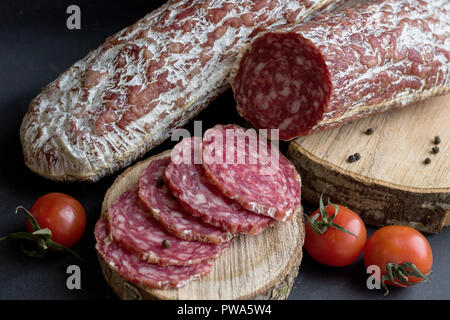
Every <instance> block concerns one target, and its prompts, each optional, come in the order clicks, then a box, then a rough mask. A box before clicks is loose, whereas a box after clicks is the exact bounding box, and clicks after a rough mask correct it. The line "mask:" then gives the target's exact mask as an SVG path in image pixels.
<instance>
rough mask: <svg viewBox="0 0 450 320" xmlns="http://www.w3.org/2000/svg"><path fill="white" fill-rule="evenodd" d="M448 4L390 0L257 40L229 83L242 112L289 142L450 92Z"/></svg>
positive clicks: (442, 0)
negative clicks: (276, 130) (277, 131)
mask: <svg viewBox="0 0 450 320" xmlns="http://www.w3.org/2000/svg"><path fill="white" fill-rule="evenodd" d="M449 17H450V2H449V1H448V0H436V1H431V0H385V1H377V2H376V3H374V4H362V5H358V6H355V7H351V8H348V9H345V10H342V11H339V12H333V13H331V14H329V15H322V16H319V17H317V18H315V19H313V20H311V21H310V22H308V23H307V24H294V25H291V26H281V27H277V28H275V29H272V30H270V32H268V33H265V34H263V35H262V36H260V37H259V38H257V39H256V40H255V41H254V42H253V43H252V45H251V46H250V47H249V49H248V51H247V52H246V53H244V54H243V55H242V58H241V60H240V63H239V67H238V68H237V69H236V70H235V71H234V76H233V79H232V80H231V83H232V87H233V91H234V96H235V98H236V101H237V105H238V106H237V108H238V111H239V113H240V114H241V115H242V116H243V117H244V118H246V119H247V120H249V121H250V122H251V123H252V124H253V125H254V126H255V127H257V128H275V129H279V137H280V138H281V139H284V140H290V139H292V138H295V137H298V136H302V135H307V134H310V133H314V132H316V131H320V130H323V129H328V128H334V127H338V126H341V125H343V124H345V123H347V122H349V121H352V120H355V119H358V118H362V117H367V116H370V115H373V114H375V113H377V112H382V111H386V110H388V109H390V108H393V107H402V106H405V105H407V104H410V103H413V102H418V101H421V100H424V99H427V98H429V97H431V96H433V95H437V94H443V93H445V92H449V91H450V71H449V70H450V41H449V39H450V19H449Z"/></svg>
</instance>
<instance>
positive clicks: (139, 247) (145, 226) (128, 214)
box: [107, 186, 231, 265]
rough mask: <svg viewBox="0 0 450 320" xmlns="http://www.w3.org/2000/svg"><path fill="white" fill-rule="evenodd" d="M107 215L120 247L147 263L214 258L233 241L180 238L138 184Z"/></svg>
mask: <svg viewBox="0 0 450 320" xmlns="http://www.w3.org/2000/svg"><path fill="white" fill-rule="evenodd" d="M107 217H108V221H109V223H110V227H111V235H112V238H113V239H114V241H116V242H117V244H118V245H119V246H121V247H123V248H125V249H126V250H128V251H130V252H131V253H134V254H135V255H137V256H138V257H139V258H141V259H143V260H146V261H147V262H150V263H157V264H159V265H191V264H196V263H200V262H202V261H205V260H211V259H214V258H217V257H218V256H219V255H220V254H221V253H222V251H223V250H224V249H225V248H228V247H229V246H230V244H231V242H224V243H222V244H220V245H214V244H210V243H203V242H196V241H186V240H181V239H178V238H176V237H175V236H174V235H172V234H171V233H169V232H167V231H166V230H165V229H164V228H163V227H162V226H161V225H160V224H159V223H158V221H156V220H155V219H154V218H153V216H152V214H151V213H150V212H149V210H148V209H147V208H146V207H145V206H144V204H142V203H141V201H140V200H139V196H138V191H137V186H133V187H131V188H130V189H129V190H127V191H125V192H124V193H123V194H122V195H121V196H120V197H119V199H118V200H117V201H116V202H115V203H114V204H113V205H112V206H111V207H110V208H109V209H108V212H107ZM163 242H164V243H166V244H167V245H168V247H166V246H164V243H163ZM169 244H170V245H169Z"/></svg>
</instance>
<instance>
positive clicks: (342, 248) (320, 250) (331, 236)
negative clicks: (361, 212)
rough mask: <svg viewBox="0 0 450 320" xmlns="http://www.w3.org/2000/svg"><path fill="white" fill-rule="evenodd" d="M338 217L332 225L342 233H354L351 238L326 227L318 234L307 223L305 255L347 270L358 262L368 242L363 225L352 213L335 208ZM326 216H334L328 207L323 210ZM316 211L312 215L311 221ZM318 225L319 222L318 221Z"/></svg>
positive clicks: (344, 209) (331, 209) (332, 208)
mask: <svg viewBox="0 0 450 320" xmlns="http://www.w3.org/2000/svg"><path fill="white" fill-rule="evenodd" d="M337 207H338V213H337V215H336V217H335V218H334V220H333V222H334V223H335V224H337V225H339V226H341V227H343V228H344V229H346V230H348V231H350V232H352V233H354V234H355V235H356V236H357V237H355V236H354V235H351V234H348V233H346V232H343V231H340V230H337V229H336V228H333V227H329V228H328V229H327V230H326V231H325V232H324V233H323V234H318V233H317V232H316V231H315V230H314V229H313V228H312V227H311V225H310V223H309V221H307V222H306V227H305V232H306V234H305V248H306V251H307V252H308V254H309V255H310V256H311V257H312V258H313V259H314V260H316V261H318V262H320V263H322V264H326V265H329V266H335V267H341V266H346V265H349V264H351V263H353V262H354V261H356V259H358V258H359V256H360V255H361V253H362V250H363V248H364V244H365V242H366V238H367V231H366V227H365V225H364V222H363V221H362V220H361V218H360V217H359V216H358V215H357V214H356V213H354V212H353V211H352V210H350V209H348V208H346V207H344V206H340V205H338V206H337ZM325 210H326V213H328V216H332V215H333V214H334V213H335V207H334V206H333V205H328V206H326V207H325ZM318 212H320V211H319V209H317V210H316V211H314V212H313V213H312V214H311V216H310V218H311V217H312V216H314V215H315V214H316V213H318ZM317 221H321V218H320V217H319V218H318V219H317Z"/></svg>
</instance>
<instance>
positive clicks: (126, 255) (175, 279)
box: [94, 218, 212, 289]
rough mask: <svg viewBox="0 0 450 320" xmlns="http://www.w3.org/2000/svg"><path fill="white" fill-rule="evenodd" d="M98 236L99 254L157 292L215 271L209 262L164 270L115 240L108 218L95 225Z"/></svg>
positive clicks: (121, 272)
mask: <svg viewBox="0 0 450 320" xmlns="http://www.w3.org/2000/svg"><path fill="white" fill-rule="evenodd" d="M94 235H95V239H96V241H97V243H96V245H95V248H96V249H97V251H98V253H99V254H100V255H101V256H102V257H103V259H104V260H105V261H106V263H107V264H108V265H109V266H110V267H111V268H113V269H114V270H115V271H116V272H117V273H118V274H119V275H120V276H121V277H122V278H124V279H126V280H127V281H129V282H131V283H135V284H138V285H143V286H146V287H149V288H156V289H169V288H181V287H183V286H185V285H187V284H188V283H189V282H191V281H192V280H195V279H197V278H199V277H201V276H204V275H206V274H208V273H210V272H211V270H212V263H211V262H209V261H204V262H201V263H198V264H193V265H190V266H166V267H163V266H160V265H157V264H152V263H148V262H146V261H144V260H141V259H139V258H138V257H137V256H135V255H133V254H132V253H130V252H128V251H127V250H125V249H123V248H121V247H119V246H118V245H117V244H116V243H115V242H114V241H112V240H111V238H110V237H109V226H108V221H107V220H106V219H104V218H103V219H100V220H99V221H98V222H97V224H96V225H95V230H94Z"/></svg>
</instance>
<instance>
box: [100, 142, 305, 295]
mask: <svg viewBox="0 0 450 320" xmlns="http://www.w3.org/2000/svg"><path fill="white" fill-rule="evenodd" d="M167 152H170V151H167ZM164 154H165V153H164ZM158 156H160V155H158ZM150 159H151V158H150ZM150 159H147V160H144V161H142V162H139V163H138V164H136V165H135V166H133V167H131V168H129V169H128V170H126V171H125V172H124V173H123V174H122V175H120V176H119V177H118V178H117V179H116V180H115V182H114V183H113V185H112V186H111V188H110V189H109V190H108V191H107V193H106V195H105V198H104V200H103V205H102V212H101V216H104V215H105V213H106V210H107V209H108V208H109V207H110V206H111V204H113V203H114V201H116V199H117V198H118V197H119V196H120V195H121V194H122V193H123V192H124V191H125V190H126V189H127V188H128V187H129V186H130V185H131V184H135V183H137V181H138V177H139V175H140V173H141V171H142V170H143V169H144V168H145V167H146V166H147V164H148V162H149V161H150ZM303 241H304V225H303V218H302V214H301V213H300V214H298V215H297V216H296V217H294V218H292V219H291V221H289V222H286V223H276V224H275V226H273V227H271V228H267V229H266V230H265V231H264V232H263V233H261V234H259V235H257V236H247V235H241V236H238V237H236V238H235V239H234V240H233V243H232V245H231V247H230V248H229V249H227V250H226V251H225V252H224V253H223V254H222V256H220V257H219V258H218V259H217V260H215V261H214V267H213V271H212V272H211V273H210V274H209V275H207V276H205V277H202V278H201V279H199V280H196V281H193V282H191V283H190V284H188V285H187V286H185V287H183V288H180V289H169V290H157V289H151V288H145V287H142V286H137V285H134V284H131V283H129V282H128V281H126V280H125V279H123V278H122V277H120V275H119V274H117V272H116V271H115V270H114V269H113V268H111V267H110V266H109V265H108V264H107V263H106V262H105V261H104V260H103V258H102V257H101V256H100V255H99V261H100V265H101V267H102V271H103V275H104V276H105V279H106V280H107V282H108V283H109V285H110V286H111V287H112V289H113V290H114V291H115V292H116V294H117V295H118V296H119V297H120V298H121V299H170V300H175V299H180V300H189V299H195V300H197V299H202V300H207V299H214V300H222V299H286V298H287V296H288V295H289V293H290V291H291V288H292V285H293V283H294V280H295V278H296V277H297V274H298V268H299V265H300V262H301V260H302V246H303Z"/></svg>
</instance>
